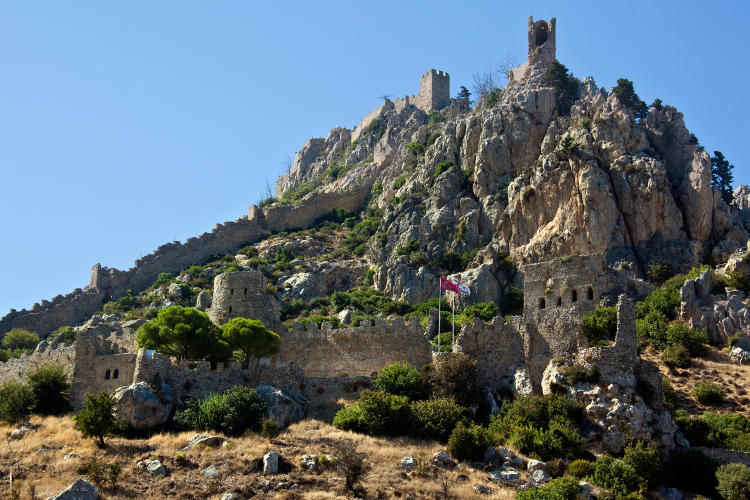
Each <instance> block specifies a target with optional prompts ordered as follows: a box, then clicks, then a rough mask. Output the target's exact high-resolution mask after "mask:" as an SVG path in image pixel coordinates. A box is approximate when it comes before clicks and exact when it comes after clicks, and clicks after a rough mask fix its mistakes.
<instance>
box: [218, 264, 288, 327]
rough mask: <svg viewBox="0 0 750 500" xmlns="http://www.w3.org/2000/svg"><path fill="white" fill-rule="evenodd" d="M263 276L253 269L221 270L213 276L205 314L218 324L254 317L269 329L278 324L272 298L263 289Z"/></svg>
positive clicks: (264, 280) (265, 281) (277, 312)
mask: <svg viewBox="0 0 750 500" xmlns="http://www.w3.org/2000/svg"><path fill="white" fill-rule="evenodd" d="M266 283H267V280H266V277H265V276H263V273H262V272H260V271H256V270H250V271H241V272H235V273H222V274H220V275H218V276H217V277H216V278H214V293H213V300H212V301H211V308H210V309H209V310H208V316H209V317H210V318H211V321H213V322H214V323H216V324H218V325H220V324H222V323H224V322H226V321H228V320H230V319H232V318H252V319H258V320H260V321H262V322H263V324H264V325H266V327H267V328H269V329H271V330H274V331H275V330H278V329H279V327H280V322H279V311H278V308H277V305H276V299H275V298H274V297H273V296H272V295H270V294H269V293H267V292H266Z"/></svg>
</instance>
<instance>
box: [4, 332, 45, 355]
mask: <svg viewBox="0 0 750 500" xmlns="http://www.w3.org/2000/svg"><path fill="white" fill-rule="evenodd" d="M38 343H39V335H37V334H36V333H34V332H30V331H28V330H25V329H23V328H13V329H12V330H9V331H7V332H6V333H5V336H4V337H3V341H2V346H3V347H4V348H5V349H7V350H8V351H10V352H11V353H12V354H14V355H17V354H20V353H22V352H31V351H33V350H34V349H35V348H36V346H37V344H38Z"/></svg>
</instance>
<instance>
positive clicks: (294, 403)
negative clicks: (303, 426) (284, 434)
mask: <svg viewBox="0 0 750 500" xmlns="http://www.w3.org/2000/svg"><path fill="white" fill-rule="evenodd" d="M255 390H256V391H257V393H258V395H259V396H260V397H261V398H262V399H263V401H265V402H266V414H265V415H266V418H267V419H269V420H272V421H273V422H274V423H275V424H276V425H277V426H278V427H279V429H285V428H287V427H288V426H289V425H290V424H293V423H295V422H299V421H300V420H302V418H303V417H304V416H305V407H306V406H307V405H309V404H310V401H309V400H308V399H307V398H305V397H304V396H302V395H300V394H296V393H293V392H291V391H289V390H284V389H278V388H276V387H272V386H270V385H259V386H258V387H256V388H255Z"/></svg>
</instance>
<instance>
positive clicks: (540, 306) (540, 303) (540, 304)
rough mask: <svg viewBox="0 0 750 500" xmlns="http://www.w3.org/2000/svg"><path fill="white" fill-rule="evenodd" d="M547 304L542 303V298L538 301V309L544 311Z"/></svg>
mask: <svg viewBox="0 0 750 500" xmlns="http://www.w3.org/2000/svg"><path fill="white" fill-rule="evenodd" d="M546 305H547V304H546V303H545V302H544V297H541V298H540V299H539V309H544V307H545V306H546Z"/></svg>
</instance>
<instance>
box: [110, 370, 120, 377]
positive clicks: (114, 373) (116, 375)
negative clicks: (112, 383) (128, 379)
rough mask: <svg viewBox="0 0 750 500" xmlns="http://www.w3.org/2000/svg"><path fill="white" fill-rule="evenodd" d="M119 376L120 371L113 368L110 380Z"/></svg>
mask: <svg viewBox="0 0 750 500" xmlns="http://www.w3.org/2000/svg"><path fill="white" fill-rule="evenodd" d="M119 376H120V370H118V369H117V368H115V371H114V372H113V373H112V378H113V379H114V378H117V377H119Z"/></svg>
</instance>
